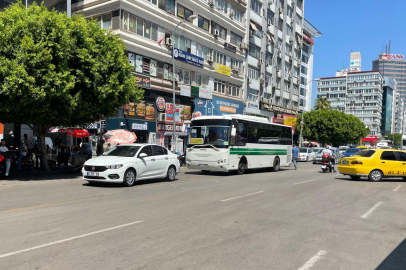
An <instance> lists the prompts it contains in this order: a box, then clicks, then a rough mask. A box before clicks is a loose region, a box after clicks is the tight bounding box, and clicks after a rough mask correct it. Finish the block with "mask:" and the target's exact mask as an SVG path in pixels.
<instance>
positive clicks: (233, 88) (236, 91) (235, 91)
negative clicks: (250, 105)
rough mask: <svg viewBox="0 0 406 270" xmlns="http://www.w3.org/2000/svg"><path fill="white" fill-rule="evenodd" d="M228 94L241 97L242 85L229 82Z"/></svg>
mask: <svg viewBox="0 0 406 270" xmlns="http://www.w3.org/2000/svg"><path fill="white" fill-rule="evenodd" d="M228 94H229V95H230V96H233V97H240V87H239V86H238V85H235V84H231V83H229V84H228Z"/></svg>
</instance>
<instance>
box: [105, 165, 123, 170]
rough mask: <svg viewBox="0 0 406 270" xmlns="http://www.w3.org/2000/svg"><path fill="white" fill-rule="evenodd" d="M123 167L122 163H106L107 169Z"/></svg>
mask: <svg viewBox="0 0 406 270" xmlns="http://www.w3.org/2000/svg"><path fill="white" fill-rule="evenodd" d="M121 167H123V164H115V165H108V166H107V169H110V170H114V169H120V168H121Z"/></svg>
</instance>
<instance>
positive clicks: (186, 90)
mask: <svg viewBox="0 0 406 270" xmlns="http://www.w3.org/2000/svg"><path fill="white" fill-rule="evenodd" d="M190 92H191V88H190V85H181V86H180V95H181V96H185V97H190Z"/></svg>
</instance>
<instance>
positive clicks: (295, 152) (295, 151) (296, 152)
mask: <svg viewBox="0 0 406 270" xmlns="http://www.w3.org/2000/svg"><path fill="white" fill-rule="evenodd" d="M298 158H299V148H297V146H296V145H295V144H294V145H293V148H292V160H293V166H295V170H297V159H298Z"/></svg>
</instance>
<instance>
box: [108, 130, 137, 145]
mask: <svg viewBox="0 0 406 270" xmlns="http://www.w3.org/2000/svg"><path fill="white" fill-rule="evenodd" d="M103 137H104V138H105V139H106V140H107V141H108V142H109V143H114V144H129V143H134V142H135V141H136V140H137V135H135V133H134V132H132V131H128V130H125V129H116V130H110V131H108V132H106V133H105V134H103Z"/></svg>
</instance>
